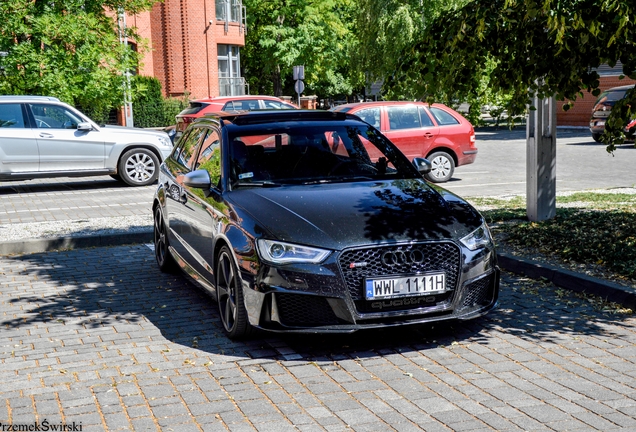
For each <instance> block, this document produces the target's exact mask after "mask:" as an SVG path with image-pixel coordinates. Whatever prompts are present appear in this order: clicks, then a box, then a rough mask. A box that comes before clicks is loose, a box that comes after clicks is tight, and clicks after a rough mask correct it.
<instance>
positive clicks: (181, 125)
mask: <svg viewBox="0 0 636 432" xmlns="http://www.w3.org/2000/svg"><path fill="white" fill-rule="evenodd" d="M262 109H298V107H296V106H295V105H292V104H290V103H287V102H285V101H283V100H282V99H279V98H277V97H274V96H251V95H243V96H218V97H211V98H205V99H197V100H193V101H190V105H189V106H188V107H187V108H186V109H184V110H183V111H181V112H180V113H179V114H177V132H183V131H184V130H185V129H186V127H188V125H189V124H190V123H192V121H193V120H194V119H195V118H197V117H202V116H204V115H205V114H210V113H218V112H221V111H226V112H238V111H254V110H262Z"/></svg>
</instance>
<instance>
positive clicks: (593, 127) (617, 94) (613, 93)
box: [590, 84, 636, 142]
mask: <svg viewBox="0 0 636 432" xmlns="http://www.w3.org/2000/svg"><path fill="white" fill-rule="evenodd" d="M633 88H634V85H633V84H632V85H626V86H621V87H613V88H611V89H608V90H605V91H604V92H603V93H601V94H600V95H599V97H598V99H597V100H596V102H595V103H594V108H592V118H590V132H592V138H593V139H594V141H596V142H600V141H601V135H603V132H605V122H606V121H607V118H608V117H609V115H610V113H611V112H612V107H613V106H614V105H615V104H616V102H618V101H619V100H621V99H623V98H624V97H625V95H626V94H627V92H628V91H629V90H631V89H633ZM635 128H636V120H634V119H633V120H632V121H631V122H628V124H627V126H626V127H625V133H626V134H627V136H628V138H633V136H634V129H635Z"/></svg>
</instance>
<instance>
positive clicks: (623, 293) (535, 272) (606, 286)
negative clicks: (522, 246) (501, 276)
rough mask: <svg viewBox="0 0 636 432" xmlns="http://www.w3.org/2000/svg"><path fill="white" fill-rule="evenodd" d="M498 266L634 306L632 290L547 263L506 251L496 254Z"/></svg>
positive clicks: (635, 302)
mask: <svg viewBox="0 0 636 432" xmlns="http://www.w3.org/2000/svg"><path fill="white" fill-rule="evenodd" d="M497 258H498V261H499V267H501V268H502V269H504V270H507V271H509V272H512V273H516V274H520V275H524V276H527V277H529V278H531V279H547V280H549V281H550V282H552V283H553V284H554V285H556V286H558V287H561V288H565V289H568V290H571V291H576V292H581V293H588V294H594V295H597V296H599V297H602V298H604V299H607V300H609V301H612V302H615V303H619V304H621V305H623V306H626V307H629V308H632V309H636V290H634V289H633V288H630V287H626V286H623V285H619V284H617V283H614V282H609V281H606V280H603V279H598V278H594V277H591V276H588V275H585V274H582V273H577V272H573V271H571V270H566V269H563V268H560V267H556V266H553V265H550V264H545V263H538V262H536V261H531V260H528V259H525V258H520V257H517V256H514V255H510V254H506V253H498V254H497Z"/></svg>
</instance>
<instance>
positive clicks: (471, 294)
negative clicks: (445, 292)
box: [462, 274, 495, 308]
mask: <svg viewBox="0 0 636 432" xmlns="http://www.w3.org/2000/svg"><path fill="white" fill-rule="evenodd" d="M494 277H495V275H494V274H491V275H488V276H486V277H483V278H481V279H479V280H476V281H475V282H472V283H470V284H469V285H467V286H466V288H464V291H465V292H466V297H465V298H464V302H463V303H462V306H463V307H467V308H471V307H478V306H488V305H489V304H490V303H491V302H492V300H493V296H494V294H493V292H492V287H493V278H494Z"/></svg>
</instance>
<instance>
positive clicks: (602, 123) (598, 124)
mask: <svg viewBox="0 0 636 432" xmlns="http://www.w3.org/2000/svg"><path fill="white" fill-rule="evenodd" d="M596 126H605V121H604V120H601V121H597V122H596Z"/></svg>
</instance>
